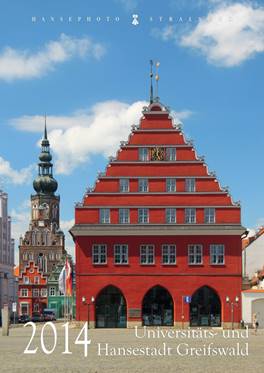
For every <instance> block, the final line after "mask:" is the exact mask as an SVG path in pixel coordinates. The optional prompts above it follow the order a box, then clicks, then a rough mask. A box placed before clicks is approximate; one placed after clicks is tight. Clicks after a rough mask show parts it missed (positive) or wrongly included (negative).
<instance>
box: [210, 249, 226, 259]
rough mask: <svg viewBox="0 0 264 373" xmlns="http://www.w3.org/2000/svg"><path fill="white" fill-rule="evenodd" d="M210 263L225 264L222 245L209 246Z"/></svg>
mask: <svg viewBox="0 0 264 373" xmlns="http://www.w3.org/2000/svg"><path fill="white" fill-rule="evenodd" d="M210 259H211V260H210V261H211V264H224V263H225V247H224V245H210Z"/></svg>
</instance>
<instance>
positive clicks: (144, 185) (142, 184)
mask: <svg viewBox="0 0 264 373" xmlns="http://www.w3.org/2000/svg"><path fill="white" fill-rule="evenodd" d="M138 191H139V192H140V193H146V192H148V191H149V182H148V179H146V178H142V179H138Z"/></svg>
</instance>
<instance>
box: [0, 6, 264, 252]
mask: <svg viewBox="0 0 264 373" xmlns="http://www.w3.org/2000/svg"><path fill="white" fill-rule="evenodd" d="M1 5H2V11H1V15H0V29H1V32H0V97H1V110H0V126H1V132H0V133H1V135H0V185H1V188H2V189H4V190H5V191H7V192H8V194H9V212H10V214H11V216H12V217H13V234H14V236H15V238H18V236H19V234H23V233H24V231H25V229H26V228H27V226H28V220H29V216H28V213H29V208H28V202H27V201H29V198H30V194H31V193H33V188H32V180H33V178H34V176H35V174H36V169H35V167H34V166H35V165H36V163H37V157H38V154H39V147H38V143H39V140H40V138H41V135H42V130H43V124H44V119H43V116H44V114H45V113H47V124H48V130H49V137H50V141H51V144H52V149H53V154H54V163H55V177H56V179H57V180H58V182H59V190H58V192H59V194H60V195H61V220H62V228H64V230H65V231H66V230H67V229H68V228H69V227H70V226H71V224H72V219H73V216H74V202H76V201H80V200H81V199H82V196H83V194H84V191H85V188H86V187H88V186H92V185H93V183H94V181H95V178H96V174H97V172H98V171H103V170H104V168H105V165H106V163H107V156H108V155H114V154H115V149H116V148H117V146H118V144H119V141H120V140H122V139H123V140H125V139H126V138H127V135H128V133H129V129H130V126H131V125H132V124H133V123H135V122H137V121H138V118H139V117H140V110H141V107H142V105H143V104H144V101H146V100H147V99H148V91H149V78H148V76H149V60H150V58H152V59H154V60H158V61H160V83H159V96H160V98H161V101H162V102H163V103H164V104H166V105H169V106H170V108H171V109H172V110H174V111H175V112H176V113H175V116H176V117H177V118H178V120H179V121H182V122H183V129H184V132H185V134H186V136H187V137H189V138H192V139H193V140H194V144H195V147H196V149H197V152H198V154H199V155H204V156H205V159H206V163H207V164H208V167H209V169H210V170H214V171H216V174H217V177H218V179H219V180H220V183H221V185H223V186H225V185H228V186H229V188H230V192H231V195H232V196H233V199H234V200H235V201H237V200H241V203H242V223H243V225H244V226H246V227H251V228H256V227H258V226H259V225H261V224H263V223H264V206H263V190H262V187H263V173H262V172H261V171H262V163H263V162H262V159H263V148H264V146H263V145H264V144H263V142H264V136H263V135H264V133H263V132H264V130H263V117H264V105H263V74H264V73H263V65H264V64H263V63H264V54H263V51H264V36H263V35H264V26H263V25H264V8H262V7H261V3H257V2H254V3H253V2H249V1H246V2H244V1H226V2H223V1H218V0H208V1H207V0H200V1H192V0H191V1H183V0H179V1H176V0H169V1H163V2H162V3H161V2H160V4H156V5H153V2H150V1H140V0H108V1H102V0H101V1H100V0H99V1H84V0H82V1H80V0H74V1H72V0H68V1H60V0H57V1H56V2H54V1H51V0H48V1H45V2H43V1H40V0H34V1H27V2H23V4H22V2H21V1H19V0H17V1H14V0H9V1H2V2H1ZM133 14H136V15H138V18H136V20H137V21H138V22H139V24H138V25H133V24H132V20H133V17H132V15H133ZM61 16H63V17H64V21H63V22H62V21H61V20H60V19H59V17H61ZM32 17H36V19H35V22H32ZM51 17H54V20H53V21H52V20H51ZM69 17H72V19H71V21H69V19H68V18H69ZM78 17H81V18H79V19H78ZM87 17H91V20H90V21H89V22H88V21H87ZM97 17H100V21H98V18H97ZM106 17H109V18H108V19H107V18H106ZM116 17H118V20H117V19H116ZM150 17H152V20H151V19H150ZM160 17H162V18H160ZM190 17H191V18H190ZM198 17H200V18H199V19H198ZM44 21H45V22H44ZM67 246H68V247H69V249H70V251H73V244H72V242H71V240H70V239H69V238H68V239H67Z"/></svg>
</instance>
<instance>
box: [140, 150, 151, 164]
mask: <svg viewBox="0 0 264 373" xmlns="http://www.w3.org/2000/svg"><path fill="white" fill-rule="evenodd" d="M138 154H139V160H140V161H148V160H149V150H148V148H139V149H138Z"/></svg>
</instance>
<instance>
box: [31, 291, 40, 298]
mask: <svg viewBox="0 0 264 373" xmlns="http://www.w3.org/2000/svg"><path fill="white" fill-rule="evenodd" d="M32 297H33V298H38V297H39V289H32Z"/></svg>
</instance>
